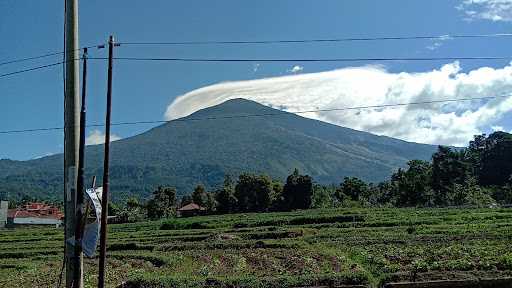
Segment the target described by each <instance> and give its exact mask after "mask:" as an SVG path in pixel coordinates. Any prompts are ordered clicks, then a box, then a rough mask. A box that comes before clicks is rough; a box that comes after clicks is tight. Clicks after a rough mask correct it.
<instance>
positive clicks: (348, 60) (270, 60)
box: [0, 56, 512, 78]
mask: <svg viewBox="0 0 512 288" xmlns="http://www.w3.org/2000/svg"><path fill="white" fill-rule="evenodd" d="M87 59H91V60H107V58H106V57H89V58H87ZM114 59H115V60H121V61H154V62H157V61H161V62H206V63H212V62H227V63H229V62H231V63H236V62H365V61H367V62H368V61H375V62H377V61H402V62H410V61H456V60H510V59H512V56H476V57H453V56H451V57H426V58H421V57H412V58H407V57H405V58H400V57H389V58H386V57H383V58H323V59H321V58H309V59H307V58H306V59H299V58H296V59H270V58H252V59H250V58H234V59H222V58H220V59H215V58H151V57H147V58H146V57H114ZM75 60H79V59H75ZM75 60H70V61H75ZM64 63H65V62H64V61H60V62H55V63H51V64H47V65H42V66H36V67H32V68H28V69H23V70H18V71H14V72H9V73H5V74H0V78H3V77H7V76H11V75H15V74H20V73H25V72H30V71H34V70H40V69H44V68H48V67H52V66H57V65H60V64H64Z"/></svg>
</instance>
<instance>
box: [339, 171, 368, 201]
mask: <svg viewBox="0 0 512 288" xmlns="http://www.w3.org/2000/svg"><path fill="white" fill-rule="evenodd" d="M367 193H368V184H366V183H365V182H364V181H363V180H361V179H359V178H357V177H345V179H344V180H343V182H342V183H341V184H340V187H339V188H338V189H336V198H338V201H340V202H343V201H345V200H346V199H347V198H349V199H350V200H352V201H359V198H360V196H361V195H364V194H367Z"/></svg>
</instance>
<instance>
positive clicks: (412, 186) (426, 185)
mask: <svg viewBox="0 0 512 288" xmlns="http://www.w3.org/2000/svg"><path fill="white" fill-rule="evenodd" d="M407 165H408V166H409V167H408V168H407V170H402V169H399V170H398V171H397V172H396V173H395V174H393V176H391V183H392V184H393V185H394V186H395V187H397V197H396V205H397V206H399V207H408V206H431V204H432V200H433V199H432V197H433V195H432V194H433V191H432V188H431V187H432V185H431V179H432V176H431V175H432V166H431V165H430V163H429V162H426V161H421V160H412V161H409V162H408V163H407Z"/></svg>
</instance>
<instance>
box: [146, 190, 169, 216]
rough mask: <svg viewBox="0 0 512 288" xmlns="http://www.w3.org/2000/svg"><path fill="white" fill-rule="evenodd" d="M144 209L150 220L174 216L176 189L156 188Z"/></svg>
mask: <svg viewBox="0 0 512 288" xmlns="http://www.w3.org/2000/svg"><path fill="white" fill-rule="evenodd" d="M146 208H147V215H148V217H149V218H150V219H159V218H167V217H171V216H174V215H176V189H174V188H173V187H162V186H160V187H158V189H157V190H156V191H155V192H153V198H152V199H150V200H149V201H148V203H147V204H146Z"/></svg>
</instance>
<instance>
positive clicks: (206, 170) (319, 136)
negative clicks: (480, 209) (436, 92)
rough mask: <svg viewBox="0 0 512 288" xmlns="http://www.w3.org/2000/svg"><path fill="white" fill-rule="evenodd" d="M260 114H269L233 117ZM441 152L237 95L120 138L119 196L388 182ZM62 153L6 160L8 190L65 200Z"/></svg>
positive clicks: (1, 169) (94, 152)
mask: <svg viewBox="0 0 512 288" xmlns="http://www.w3.org/2000/svg"><path fill="white" fill-rule="evenodd" d="M276 113H281V115H278V116H276V115H273V116H270V115H267V114H276ZM254 114H258V115H261V114H264V115H266V116H258V117H253V116H248V117H243V118H239V117H238V118H236V119H234V118H230V116H233V115H254ZM435 149H436V147H435V146H432V145H424V144H417V143H410V142H405V141H401V140H397V139H393V138H389V137H383V136H376V135H373V134H370V133H366V132H360V131H356V130H352V129H348V128H343V127H339V126H336V125H332V124H328V123H324V122H321V121H317V120H311V119H307V118H303V117H300V116H297V115H295V114H290V113H283V112H281V111H279V110H275V109H273V108H270V107H267V106H263V105H260V104H258V103H256V102H252V101H249V100H243V99H235V100H230V101H227V102H224V103H222V104H220V105H217V106H214V107H210V108H207V109H203V110H200V111H197V112H195V113H193V114H192V115H190V116H187V117H184V118H181V119H178V120H175V121H171V122H169V123H166V124H163V125H161V126H158V127H155V128H153V129H151V130H149V131H147V132H144V133H142V134H140V135H137V136H134V137H130V138H126V139H123V140H119V141H116V142H113V143H112V146H111V156H112V158H111V187H112V188H111V189H112V193H113V197H114V199H120V198H124V197H125V196H126V195H139V196H142V197H145V196H147V195H148V194H149V193H150V192H151V191H152V189H154V188H155V187H156V186H157V185H162V184H163V185H172V186H175V187H177V189H178V193H179V194H185V193H188V192H189V191H190V190H191V189H192V188H193V186H195V185H197V184H198V183H203V184H205V185H207V186H208V187H215V186H217V185H219V184H220V183H221V182H222V180H223V177H224V174H225V173H229V174H234V175H236V174H239V173H241V172H255V173H268V174H270V175H271V176H272V177H277V178H281V179H284V178H285V177H286V176H287V175H288V174H289V173H290V172H291V171H292V170H293V169H294V168H299V169H300V170H301V172H303V173H307V174H309V175H311V176H313V178H314V179H315V180H316V181H317V182H321V183H339V182H340V181H341V180H342V178H343V177H344V176H357V177H360V178H362V179H364V180H366V181H380V180H384V179H385V178H387V177H388V176H389V175H390V174H391V173H392V171H394V170H395V169H397V168H398V167H401V166H403V165H405V163H406V162H407V161H408V160H410V159H429V158H430V156H431V155H432V153H433V152H434V151H435ZM62 157H63V156H62V154H59V155H53V156H48V157H44V158H40V159H36V160H30V161H11V160H0V193H2V192H3V193H5V192H8V193H9V195H10V196H11V197H12V196H13V195H17V196H18V197H19V196H20V195H23V194H29V195H34V196H39V197H50V198H57V199H58V198H60V196H61V194H62V192H61V191H62V163H63V159H62ZM102 157H103V145H95V146H88V147H87V150H86V171H87V172H86V174H87V176H88V179H90V177H91V176H92V175H97V176H101V175H102V168H101V166H102ZM99 180H100V181H101V179H99ZM87 182H88V181H87Z"/></svg>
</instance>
